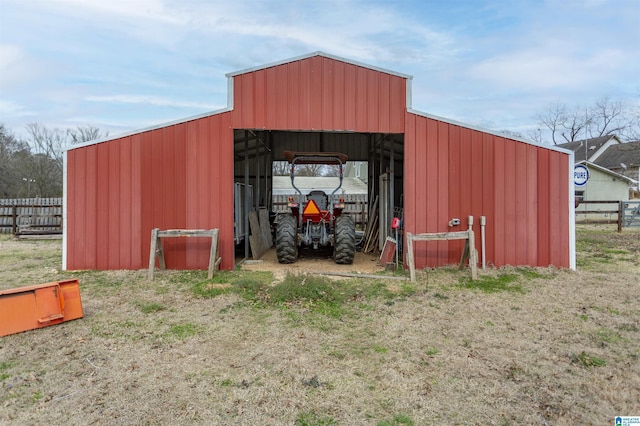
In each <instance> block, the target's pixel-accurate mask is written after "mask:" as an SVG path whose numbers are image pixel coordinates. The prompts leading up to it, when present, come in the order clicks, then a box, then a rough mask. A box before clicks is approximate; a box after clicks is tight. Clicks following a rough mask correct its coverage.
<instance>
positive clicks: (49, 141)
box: [27, 123, 67, 177]
mask: <svg viewBox="0 0 640 426" xmlns="http://www.w3.org/2000/svg"><path fill="white" fill-rule="evenodd" d="M27 131H28V132H29V135H30V136H31V145H32V149H33V150H34V151H35V152H36V153H37V154H44V155H46V156H47V157H49V158H51V159H53V160H54V162H55V164H56V166H57V168H58V170H59V172H60V177H62V167H63V165H62V161H63V157H62V152H63V149H64V147H65V146H67V139H66V137H65V132H63V131H62V130H60V129H49V128H47V127H45V126H43V125H42V124H39V123H30V124H27Z"/></svg>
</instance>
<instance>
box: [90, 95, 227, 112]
mask: <svg viewBox="0 0 640 426" xmlns="http://www.w3.org/2000/svg"><path fill="white" fill-rule="evenodd" d="M85 100H86V101H89V102H105V103H120V104H147V105H152V106H158V107H173V108H194V109H203V110H214V109H218V108H222V106H220V105H216V104H211V103H202V102H190V101H180V100H176V99H170V98H161V97H158V96H146V95H108V96H87V97H86V98H85ZM225 106H226V105H225Z"/></svg>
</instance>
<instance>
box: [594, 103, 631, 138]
mask: <svg viewBox="0 0 640 426" xmlns="http://www.w3.org/2000/svg"><path fill="white" fill-rule="evenodd" d="M592 113H593V123H592V126H591V127H590V128H589V131H590V133H591V137H599V136H607V135H620V134H623V133H624V132H625V130H626V129H627V128H629V120H628V119H627V118H626V117H625V114H624V106H623V104H622V102H621V101H612V100H611V99H610V98H609V96H603V97H602V98H600V99H598V100H597V101H596V104H595V106H594V107H593V108H592Z"/></svg>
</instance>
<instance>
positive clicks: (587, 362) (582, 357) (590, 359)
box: [571, 351, 607, 368]
mask: <svg viewBox="0 0 640 426" xmlns="http://www.w3.org/2000/svg"><path fill="white" fill-rule="evenodd" d="M571 362H572V363H574V364H578V365H581V366H583V367H587V368H589V367H604V366H605V365H607V361H605V360H604V359H602V358H598V357H597V356H593V355H589V354H587V353H586V352H585V351H582V352H580V353H579V354H577V355H576V354H572V355H571Z"/></svg>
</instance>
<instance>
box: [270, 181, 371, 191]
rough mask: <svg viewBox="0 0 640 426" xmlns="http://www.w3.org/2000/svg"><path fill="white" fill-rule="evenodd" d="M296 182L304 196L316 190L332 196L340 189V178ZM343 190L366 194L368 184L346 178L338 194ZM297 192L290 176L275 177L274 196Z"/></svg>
mask: <svg viewBox="0 0 640 426" xmlns="http://www.w3.org/2000/svg"><path fill="white" fill-rule="evenodd" d="M294 182H295V184H296V186H297V187H298V188H299V189H300V191H301V192H302V193H303V194H307V193H309V191H312V190H314V189H316V190H322V191H324V192H326V193H327V194H330V193H331V192H333V190H334V189H336V188H337V187H338V184H339V178H337V177H311V176H296V178H295V181H294ZM342 190H344V191H345V193H347V194H366V193H367V191H368V188H367V184H366V183H364V182H363V181H362V180H360V179H359V178H355V177H345V178H344V179H343V180H342V187H341V188H340V189H339V190H338V193H340V194H342ZM295 192H296V190H295V189H293V187H292V186H291V178H290V177H289V176H274V177H273V195H283V194H284V195H288V194H295Z"/></svg>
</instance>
